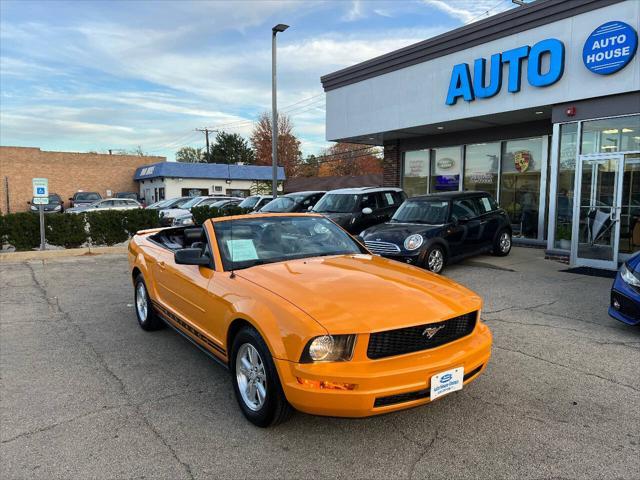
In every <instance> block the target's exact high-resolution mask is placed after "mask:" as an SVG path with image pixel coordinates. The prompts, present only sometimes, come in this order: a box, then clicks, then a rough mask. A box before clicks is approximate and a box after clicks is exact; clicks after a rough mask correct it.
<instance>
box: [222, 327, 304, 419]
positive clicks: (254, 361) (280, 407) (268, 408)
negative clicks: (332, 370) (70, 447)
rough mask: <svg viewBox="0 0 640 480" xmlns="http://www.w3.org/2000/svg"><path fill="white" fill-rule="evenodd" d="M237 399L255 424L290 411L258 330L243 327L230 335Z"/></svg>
mask: <svg viewBox="0 0 640 480" xmlns="http://www.w3.org/2000/svg"><path fill="white" fill-rule="evenodd" d="M229 367H230V370H231V381H232V382H233V390H234V392H235V395H236V400H237V401H238V405H240V409H241V410H242V413H244V416H245V417H246V418H247V420H249V421H250V422H251V423H253V424H254V425H257V426H258V427H268V426H271V425H276V424H278V423H281V422H283V421H284V420H286V419H287V418H288V417H289V416H290V415H291V412H292V411H293V409H292V407H291V405H289V402H287V399H286V397H285V395H284V392H283V391H282V385H281V384H280V378H279V376H278V371H277V370H276V367H275V364H274V363H273V358H272V357H271V353H270V352H269V348H268V347H267V345H266V343H265V342H264V340H263V339H262V337H261V336H260V334H259V333H258V332H257V331H256V330H255V329H254V328H251V327H245V328H243V329H242V330H240V331H239V332H238V334H237V335H236V336H235V338H234V339H233V344H232V347H231V358H230V362H229Z"/></svg>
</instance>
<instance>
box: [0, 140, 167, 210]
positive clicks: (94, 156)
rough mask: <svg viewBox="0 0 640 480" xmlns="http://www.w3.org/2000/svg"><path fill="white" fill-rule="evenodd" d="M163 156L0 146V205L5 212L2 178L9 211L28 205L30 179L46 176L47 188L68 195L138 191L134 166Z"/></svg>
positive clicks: (162, 159) (161, 160)
mask: <svg viewBox="0 0 640 480" xmlns="http://www.w3.org/2000/svg"><path fill="white" fill-rule="evenodd" d="M164 161H166V158H165V157H141V156H138V155H108V154H101V153H70V152H45V151H42V150H40V149H39V148H26V147H0V207H1V209H2V213H7V192H6V190H5V185H6V181H5V179H8V183H9V209H10V211H11V212H12V213H14V212H22V211H25V210H27V209H28V205H27V202H28V201H29V200H31V195H32V193H33V192H32V190H33V189H32V186H31V179H32V178H35V177H43V178H48V179H49V192H51V193H57V194H58V195H60V196H61V197H62V199H63V200H64V202H65V206H68V205H69V201H68V198H69V197H71V196H73V194H74V193H75V192H77V191H78V190H85V191H91V192H98V193H100V195H102V196H103V197H106V196H107V190H111V191H112V192H113V194H115V193H116V192H138V190H139V189H138V185H137V183H136V182H134V181H133V175H134V173H135V171H136V168H138V167H139V166H142V165H148V164H151V163H157V162H164Z"/></svg>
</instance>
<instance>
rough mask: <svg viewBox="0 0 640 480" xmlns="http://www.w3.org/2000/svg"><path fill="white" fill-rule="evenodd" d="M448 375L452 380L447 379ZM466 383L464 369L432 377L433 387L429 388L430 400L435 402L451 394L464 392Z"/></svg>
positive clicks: (452, 369) (454, 369)
mask: <svg viewBox="0 0 640 480" xmlns="http://www.w3.org/2000/svg"><path fill="white" fill-rule="evenodd" d="M447 375H450V378H449V379H447ZM463 383H464V367H456V368H451V369H449V370H445V371H443V372H440V373H436V374H435V375H432V376H431V385H430V387H429V389H430V392H429V398H430V399H431V400H432V401H433V400H435V399H436V398H440V397H443V396H445V395H448V394H449V393H451V392H457V391H458V390H462V384H463Z"/></svg>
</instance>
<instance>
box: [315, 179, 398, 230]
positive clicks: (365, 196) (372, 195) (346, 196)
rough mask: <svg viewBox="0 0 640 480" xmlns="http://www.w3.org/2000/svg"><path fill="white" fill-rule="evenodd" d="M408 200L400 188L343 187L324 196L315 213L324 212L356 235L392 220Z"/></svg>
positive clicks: (316, 205) (316, 206) (317, 204)
mask: <svg viewBox="0 0 640 480" xmlns="http://www.w3.org/2000/svg"><path fill="white" fill-rule="evenodd" d="M405 198H407V196H406V195H405V193H404V192H403V191H402V190H401V189H399V188H391V187H389V188H387V187H359V188H342V189H340V190H331V191H330V192H327V193H325V194H324V196H323V197H322V198H321V199H320V201H318V203H316V204H315V206H314V207H313V210H312V212H314V213H321V214H323V215H324V216H325V217H327V218H330V219H331V220H333V221H334V222H335V223H337V224H338V225H340V226H341V227H342V228H344V229H345V230H346V231H348V232H349V233H352V234H357V233H359V232H361V231H362V230H364V229H365V228H368V227H371V226H372V225H377V224H379V223H382V222H386V221H387V220H389V219H390V218H391V216H392V215H393V214H394V213H395V211H396V210H397V209H398V207H399V206H400V205H401V204H402V202H403V201H404V200H405Z"/></svg>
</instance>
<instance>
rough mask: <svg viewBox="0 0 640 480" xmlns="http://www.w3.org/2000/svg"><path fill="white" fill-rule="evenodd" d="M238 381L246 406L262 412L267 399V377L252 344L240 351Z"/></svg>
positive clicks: (243, 346) (241, 348)
mask: <svg viewBox="0 0 640 480" xmlns="http://www.w3.org/2000/svg"><path fill="white" fill-rule="evenodd" d="M236 381H237V382H238V390H239V392H240V396H241V397H242V401H243V402H244V404H245V405H246V406H247V407H248V408H249V409H250V410H253V411H254V412H255V411H257V410H260V409H261V408H262V406H263V405H264V402H265V400H266V398H267V375H266V372H265V369H264V362H263V361H262V358H261V357H260V354H259V353H258V350H256V348H255V347H254V346H253V345H251V344H250V343H244V344H242V345H241V346H240V348H239V349H238V355H237V356H236Z"/></svg>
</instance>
